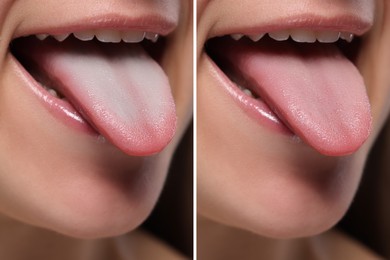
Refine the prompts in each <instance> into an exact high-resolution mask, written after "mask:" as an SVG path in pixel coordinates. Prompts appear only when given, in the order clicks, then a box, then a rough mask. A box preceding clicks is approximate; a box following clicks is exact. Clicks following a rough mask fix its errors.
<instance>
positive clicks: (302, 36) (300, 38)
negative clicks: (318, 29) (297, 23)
mask: <svg viewBox="0 0 390 260" xmlns="http://www.w3.org/2000/svg"><path fill="white" fill-rule="evenodd" d="M290 35H291V38H292V39H293V40H294V41H296V42H310V43H311V42H315V41H316V36H315V34H314V32H313V31H308V30H300V29H298V30H293V31H291V33H290Z"/></svg>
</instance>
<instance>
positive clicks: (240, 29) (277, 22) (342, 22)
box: [207, 13, 373, 39]
mask: <svg viewBox="0 0 390 260" xmlns="http://www.w3.org/2000/svg"><path fill="white" fill-rule="evenodd" d="M372 25H373V20H372V19H370V18H363V17H359V16H355V15H338V16H332V17H325V16H322V15H317V14H313V13H307V14H299V15H290V16H287V17H277V18H275V19H272V20H269V21H267V22H259V23H254V24H250V25H247V24H240V23H237V24H232V26H226V27H222V28H220V29H216V30H211V31H210V33H209V34H208V36H207V39H210V38H214V37H219V36H224V35H229V34H235V33H239V34H245V35H251V34H259V33H268V32H274V31H280V30H286V29H298V28H302V29H306V30H312V31H338V32H349V33H352V34H354V35H357V36H361V35H363V34H364V33H366V32H367V31H369V30H370V28H371V27H372Z"/></svg>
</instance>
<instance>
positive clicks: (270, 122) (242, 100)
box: [205, 55, 295, 136]
mask: <svg viewBox="0 0 390 260" xmlns="http://www.w3.org/2000/svg"><path fill="white" fill-rule="evenodd" d="M205 56H206V60H207V64H208V65H209V66H210V70H211V74H212V75H214V77H215V79H216V80H217V81H218V82H219V84H220V85H221V87H222V89H223V90H224V91H226V93H227V94H228V95H230V96H231V97H232V98H233V100H234V101H235V102H236V103H237V104H238V106H239V107H240V108H241V109H242V110H243V111H245V112H246V113H247V114H248V115H249V116H250V117H251V118H253V119H254V120H255V121H256V122H259V123H260V124H261V125H265V126H267V127H269V128H270V129H272V130H274V131H277V132H279V133H282V134H285V135H288V136H295V134H294V133H293V132H291V130H290V129H289V128H287V126H286V125H285V124H283V122H282V121H281V120H280V119H279V117H278V116H277V115H276V114H275V113H274V112H273V111H272V110H271V109H270V107H269V106H268V105H267V104H266V103H264V102H263V101H262V100H260V99H254V98H251V97H249V96H248V95H246V94H245V93H244V92H243V91H241V90H240V89H239V88H238V87H237V86H236V85H235V84H234V83H233V82H232V81H231V80H230V79H229V78H228V77H227V76H226V75H225V73H223V71H221V69H220V68H219V67H218V66H217V65H216V64H215V63H214V61H213V60H211V58H210V57H209V56H207V55H205Z"/></svg>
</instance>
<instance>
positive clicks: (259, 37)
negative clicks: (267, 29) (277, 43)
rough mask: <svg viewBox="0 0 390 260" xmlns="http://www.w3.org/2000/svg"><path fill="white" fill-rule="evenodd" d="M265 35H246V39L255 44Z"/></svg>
mask: <svg viewBox="0 0 390 260" xmlns="http://www.w3.org/2000/svg"><path fill="white" fill-rule="evenodd" d="M264 35H265V33H261V34H256V35H248V37H249V38H250V39H251V40H252V41H254V42H257V41H259V40H260V39H261V38H263V36H264Z"/></svg>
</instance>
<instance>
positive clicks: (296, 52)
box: [222, 41, 371, 156]
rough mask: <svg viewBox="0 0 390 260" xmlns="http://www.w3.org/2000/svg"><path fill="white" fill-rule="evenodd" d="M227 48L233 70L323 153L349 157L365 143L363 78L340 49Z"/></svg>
mask: <svg viewBox="0 0 390 260" xmlns="http://www.w3.org/2000/svg"><path fill="white" fill-rule="evenodd" d="M226 48H227V49H223V48H222V51H223V53H224V55H225V57H224V59H227V60H228V62H229V63H230V64H231V65H232V66H233V70H236V71H238V73H239V74H240V75H241V76H242V77H244V78H245V79H246V80H248V81H250V82H251V84H252V85H253V87H254V89H253V90H254V92H255V93H257V94H258V95H260V97H261V99H263V100H264V101H265V102H266V103H267V104H268V105H269V106H270V107H271V109H273V110H274V111H275V113H276V114H277V115H278V116H279V117H280V119H281V120H282V121H284V123H285V124H286V125H287V126H288V127H289V128H290V129H291V130H292V131H293V132H294V133H296V134H297V135H298V136H299V137H300V138H301V139H303V140H304V141H305V142H306V143H308V144H309V145H311V146H312V147H313V148H315V149H316V150H318V151H319V152H321V153H323V154H325V155H332V156H340V155H347V154H350V153H352V152H354V151H356V150H357V149H358V148H359V147H360V146H361V145H362V144H363V143H364V141H365V140H366V139H367V137H368V135H369V133H370V130H371V112H370V104H369V101H368V97H367V94H366V90H365V85H364V83H363V79H362V77H361V75H360V73H359V72H358V70H357V69H356V67H355V66H354V65H353V64H352V63H351V62H350V61H349V60H348V59H347V58H345V57H344V56H343V55H342V54H341V53H340V51H339V50H338V48H337V47H336V46H334V45H331V44H327V45H324V44H296V45H294V44H293V43H291V42H283V43H276V42H274V41H268V42H264V43H261V44H257V45H256V46H255V45H254V44H249V43H243V44H237V42H235V43H234V44H232V45H229V46H227V47H226Z"/></svg>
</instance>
